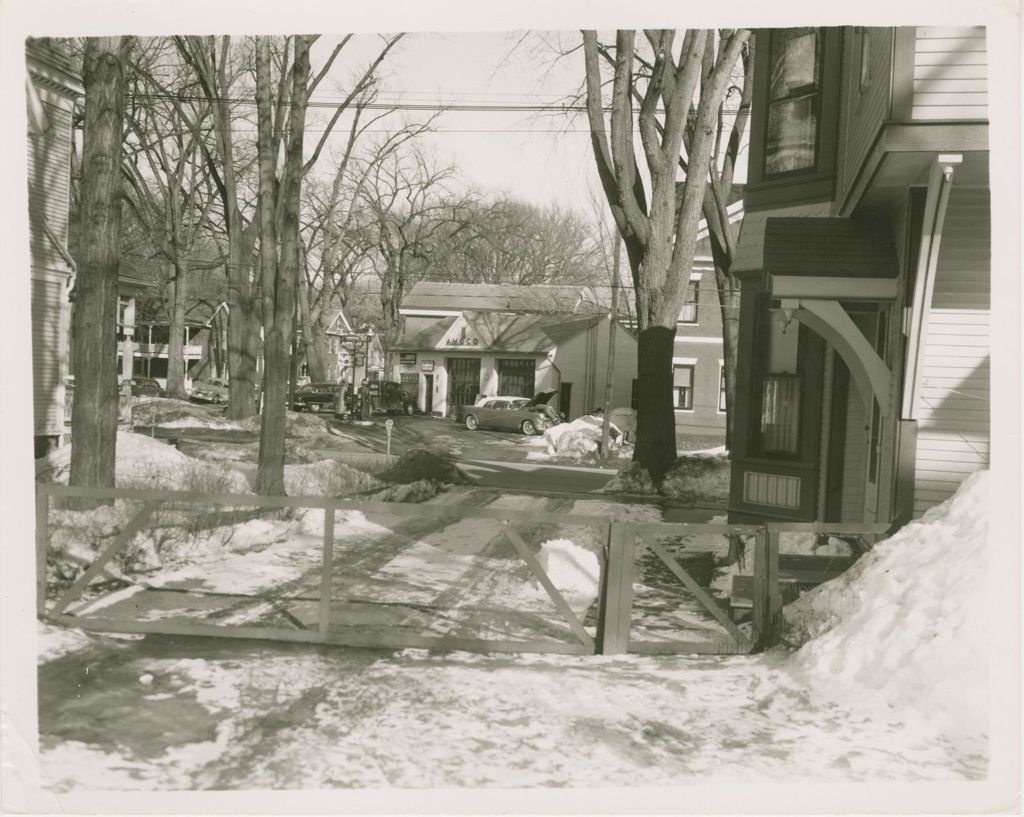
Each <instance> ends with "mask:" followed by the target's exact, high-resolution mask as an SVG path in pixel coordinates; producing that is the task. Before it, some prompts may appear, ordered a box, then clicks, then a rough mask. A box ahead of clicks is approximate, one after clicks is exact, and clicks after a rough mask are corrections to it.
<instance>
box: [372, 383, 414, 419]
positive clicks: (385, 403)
mask: <svg viewBox="0 0 1024 817" xmlns="http://www.w3.org/2000/svg"><path fill="white" fill-rule="evenodd" d="M370 401H371V405H372V406H373V410H374V411H377V412H384V413H385V414H395V413H397V412H401V413H402V414H409V415H412V414H415V413H416V395H414V394H410V393H409V392H407V391H406V390H405V389H404V388H403V387H402V384H401V383H395V382H394V381H391V380H383V381H377V382H373V383H370Z"/></svg>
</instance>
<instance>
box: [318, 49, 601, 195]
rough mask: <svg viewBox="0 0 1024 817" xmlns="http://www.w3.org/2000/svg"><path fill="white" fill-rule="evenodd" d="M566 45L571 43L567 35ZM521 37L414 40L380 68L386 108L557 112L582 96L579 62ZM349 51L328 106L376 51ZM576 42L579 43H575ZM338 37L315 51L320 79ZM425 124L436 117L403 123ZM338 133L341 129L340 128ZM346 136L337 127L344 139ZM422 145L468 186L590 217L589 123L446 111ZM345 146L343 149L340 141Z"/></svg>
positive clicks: (329, 86) (336, 72)
mask: <svg viewBox="0 0 1024 817" xmlns="http://www.w3.org/2000/svg"><path fill="white" fill-rule="evenodd" d="M567 36H568V34H567ZM521 38H522V33H521V32H495V33H470V34H466V33H451V34H441V33H416V34H410V35H407V36H406V37H405V38H404V39H403V40H402V41H401V42H400V43H399V45H398V46H397V47H396V48H395V49H394V50H393V51H392V52H391V54H389V56H388V59H387V61H386V62H385V64H384V65H382V66H381V69H380V71H379V73H380V87H381V91H380V99H381V100H382V101H400V102H404V103H423V102H442V103H446V104H451V103H456V104H475V103H480V104H483V105H495V104H529V105H536V104H544V103H552V104H555V103H558V102H560V101H561V100H564V99H567V98H570V97H572V96H573V95H575V94H577V93H578V92H579V90H580V88H581V87H582V82H583V68H582V59H581V56H580V54H579V53H575V54H571V55H569V56H568V57H565V58H563V59H557V58H556V57H557V55H556V54H555V53H554V50H553V49H549V48H548V47H547V46H545V45H544V43H542V42H541V40H540V38H539V37H538V36H537V35H535V34H530V35H527V37H526V39H525V40H523V41H522V42H520V40H521ZM360 39H361V42H358V43H353V44H350V45H349V46H347V47H346V51H345V52H343V55H344V56H346V57H347V59H346V60H345V61H344V64H343V65H336V67H335V69H333V70H332V72H331V75H330V76H329V77H328V78H327V79H325V81H324V83H323V84H322V85H321V87H320V88H319V89H318V90H317V93H316V96H317V97H320V98H323V97H331V96H335V95H337V93H338V91H339V90H341V89H343V88H347V87H349V86H350V84H351V79H350V77H351V74H352V71H353V70H354V69H355V67H356V66H359V65H362V64H365V62H366V60H367V58H368V57H369V55H370V54H372V53H373V52H374V50H375V49H376V47H377V46H376V44H375V40H376V38H375V37H373V36H372V35H363V36H362V37H361V38H360ZM576 39H577V40H578V35H577V37H576ZM336 42H337V38H335V37H330V36H327V35H325V36H323V37H322V38H321V40H320V41H319V42H318V43H317V45H316V46H315V49H314V52H313V62H314V70H316V65H317V64H318V63H319V64H322V62H323V60H324V59H325V58H326V55H327V54H328V53H329V51H330V49H331V48H332V47H333V45H334V44H335V43H336ZM403 116H404V117H406V118H407V119H408V120H409V121H423V120H424V119H426V118H427V117H428V116H430V113H429V112H403V113H401V114H396V115H393V116H392V117H390V118H389V122H390V123H395V124H396V123H397V122H398V121H399V117H403ZM339 124H341V123H339ZM340 130H342V128H339V131H340ZM433 131H434V132H433V133H431V134H429V135H426V136H424V137H423V139H422V144H423V145H426V146H429V148H430V150H431V151H433V152H434V153H435V154H436V157H437V159H438V161H439V162H441V163H442V164H454V165H455V166H457V167H458V170H459V173H460V176H461V177H462V179H463V180H464V182H465V183H466V185H467V186H471V187H473V188H474V189H476V190H477V191H479V192H481V193H484V194H491V195H497V194H499V193H507V194H509V195H512V196H515V197H518V198H522V199H525V200H527V201H530V202H533V203H536V204H540V205H546V204H559V205H562V206H565V207H573V208H576V209H580V210H584V211H586V210H588V209H590V204H589V197H590V193H589V190H590V188H591V187H592V186H595V185H596V182H597V176H596V172H595V170H594V166H593V156H592V154H591V148H590V142H589V139H588V134H587V131H586V130H585V129H584V122H583V116H582V115H575V116H572V115H566V114H563V113H561V112H553V113H551V114H547V113H537V112H528V111H526V112H524V111H483V112H470V111H448V112H445V113H443V114H442V115H441V116H440V117H439V118H438V120H437V121H436V122H435V123H434V128H433ZM336 142H337V143H338V144H340V140H336Z"/></svg>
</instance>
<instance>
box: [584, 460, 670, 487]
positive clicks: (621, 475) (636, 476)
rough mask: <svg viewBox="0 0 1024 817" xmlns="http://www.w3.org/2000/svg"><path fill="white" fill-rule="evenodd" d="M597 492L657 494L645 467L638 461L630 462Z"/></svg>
mask: <svg viewBox="0 0 1024 817" xmlns="http://www.w3.org/2000/svg"><path fill="white" fill-rule="evenodd" d="M598 492H599V493H602V494H657V493H658V489H657V487H656V486H655V484H654V480H653V479H651V475H650V474H649V473H648V472H647V469H646V468H644V467H643V466H642V465H641V464H640V463H638V462H631V463H629V465H627V466H625V467H624V468H622V469H621V470H620V471H619V472H618V473H617V474H616V475H615V476H614V477H612V479H611V482H609V483H608V484H607V485H605V486H604V487H603V488H600V489H599V491H598Z"/></svg>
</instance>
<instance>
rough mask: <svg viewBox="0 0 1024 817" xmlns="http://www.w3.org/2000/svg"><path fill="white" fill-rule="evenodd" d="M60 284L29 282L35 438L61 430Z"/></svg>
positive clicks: (64, 369)
mask: <svg viewBox="0 0 1024 817" xmlns="http://www.w3.org/2000/svg"><path fill="white" fill-rule="evenodd" d="M65 302H66V296H65V291H64V285H63V284H62V283H61V282H60V281H59V280H47V279H44V278H34V279H33V280H32V399H33V409H34V411H33V420H34V423H33V424H34V431H33V433H34V434H35V435H54V434H60V433H61V432H62V431H63V430H64V375H65V373H66V372H67V361H66V359H65V352H64V337H65V332H66V320H65V307H64V304H65Z"/></svg>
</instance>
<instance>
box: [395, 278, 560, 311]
mask: <svg viewBox="0 0 1024 817" xmlns="http://www.w3.org/2000/svg"><path fill="white" fill-rule="evenodd" d="M579 303H580V288H579V287H576V286H558V285H554V284H536V285H532V286H525V285H522V284H454V283H448V282H440V281H420V282H419V283H416V284H414V285H413V288H412V289H411V290H410V291H409V294H408V295H406V296H405V298H404V299H403V300H402V309H401V311H402V312H404V313H409V312H415V311H418V310H434V311H451V312H456V311H458V312H462V311H465V310H472V311H474V312H524V313H533V314H548V315H550V314H570V315H571V314H572V313H573V312H575V311H576V308H577V307H578V306H579Z"/></svg>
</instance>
